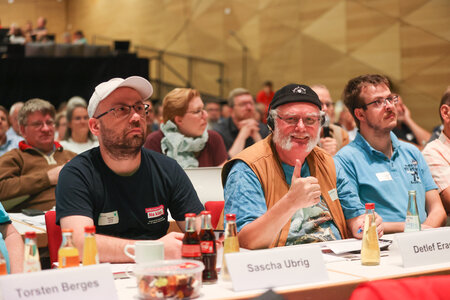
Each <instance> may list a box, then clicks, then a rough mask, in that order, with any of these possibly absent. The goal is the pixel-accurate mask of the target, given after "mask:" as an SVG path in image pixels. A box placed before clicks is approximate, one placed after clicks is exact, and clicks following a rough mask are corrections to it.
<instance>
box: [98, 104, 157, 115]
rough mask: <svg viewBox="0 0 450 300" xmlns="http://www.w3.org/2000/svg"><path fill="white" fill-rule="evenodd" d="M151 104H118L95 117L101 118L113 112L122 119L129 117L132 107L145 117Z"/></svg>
mask: <svg viewBox="0 0 450 300" xmlns="http://www.w3.org/2000/svg"><path fill="white" fill-rule="evenodd" d="M149 106H150V105H148V104H144V103H137V104H134V105H121V106H116V107H113V108H111V109H110V110H107V111H105V112H104V113H102V114H99V115H98V116H96V117H94V118H96V119H100V118H101V117H103V116H104V115H106V114H108V113H110V112H112V113H113V114H114V116H115V117H116V118H117V119H122V118H125V117H128V116H129V115H130V112H131V108H134V111H135V112H136V113H137V114H139V115H140V116H141V117H145V115H146V112H147V109H148V108H149Z"/></svg>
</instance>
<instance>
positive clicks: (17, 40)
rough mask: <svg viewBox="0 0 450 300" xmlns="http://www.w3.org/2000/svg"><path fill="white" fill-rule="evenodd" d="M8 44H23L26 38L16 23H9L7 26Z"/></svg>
mask: <svg viewBox="0 0 450 300" xmlns="http://www.w3.org/2000/svg"><path fill="white" fill-rule="evenodd" d="M8 41H9V43H10V44H22V45H23V44H25V43H26V39H25V36H24V35H23V33H22V29H21V28H20V27H18V26H17V25H16V24H11V27H10V28H9V39H8Z"/></svg>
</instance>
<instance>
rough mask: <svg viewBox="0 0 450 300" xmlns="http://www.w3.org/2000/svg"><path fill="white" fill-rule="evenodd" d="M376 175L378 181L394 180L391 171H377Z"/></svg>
mask: <svg viewBox="0 0 450 300" xmlns="http://www.w3.org/2000/svg"><path fill="white" fill-rule="evenodd" d="M375 175H377V178H378V181H380V182H382V181H391V180H392V177H391V173H389V172H380V173H376V174H375Z"/></svg>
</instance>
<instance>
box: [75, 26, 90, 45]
mask: <svg viewBox="0 0 450 300" xmlns="http://www.w3.org/2000/svg"><path fill="white" fill-rule="evenodd" d="M72 44H76V45H79V44H87V40H86V38H85V37H84V34H83V31H81V30H77V31H75V32H74V34H73V39H72Z"/></svg>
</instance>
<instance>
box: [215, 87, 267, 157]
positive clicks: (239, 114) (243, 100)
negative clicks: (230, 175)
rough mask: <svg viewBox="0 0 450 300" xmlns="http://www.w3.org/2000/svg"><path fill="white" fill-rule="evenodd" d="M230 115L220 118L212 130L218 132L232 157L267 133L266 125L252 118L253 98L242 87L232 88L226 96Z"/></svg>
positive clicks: (253, 114)
mask: <svg viewBox="0 0 450 300" xmlns="http://www.w3.org/2000/svg"><path fill="white" fill-rule="evenodd" d="M228 104H229V106H230V107H231V109H232V111H231V116H230V117H228V118H226V119H224V120H221V121H220V122H219V123H218V124H217V125H216V126H215V127H214V130H215V131H217V132H218V133H220V135H221V136H222V138H223V141H224V143H225V147H226V148H227V151H228V156H229V157H233V156H235V155H236V154H238V153H239V152H241V151H242V150H243V149H244V148H247V147H248V146H251V145H253V144H254V143H256V142H258V141H260V140H261V139H263V138H265V137H266V136H267V135H268V134H269V130H268V129H267V126H266V125H264V124H263V123H261V122H258V121H256V120H255V119H254V116H255V100H254V99H253V96H252V95H251V94H250V92H249V91H248V90H246V89H244V88H236V89H234V90H232V91H231V92H230V94H229V96H228Z"/></svg>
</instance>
